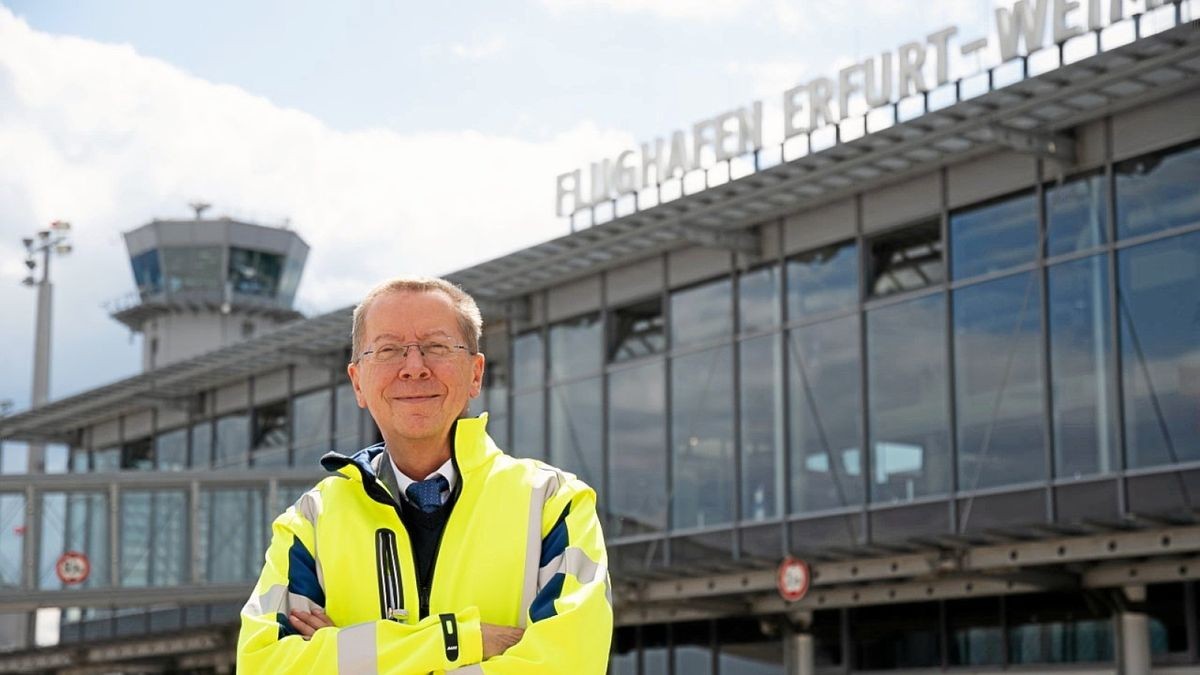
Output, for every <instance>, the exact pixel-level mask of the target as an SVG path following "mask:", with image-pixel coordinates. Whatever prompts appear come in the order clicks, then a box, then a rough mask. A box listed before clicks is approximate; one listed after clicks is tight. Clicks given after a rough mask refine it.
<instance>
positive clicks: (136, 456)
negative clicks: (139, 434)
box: [121, 437, 154, 471]
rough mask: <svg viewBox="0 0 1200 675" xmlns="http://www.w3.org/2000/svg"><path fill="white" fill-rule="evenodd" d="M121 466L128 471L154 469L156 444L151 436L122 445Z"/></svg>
mask: <svg viewBox="0 0 1200 675" xmlns="http://www.w3.org/2000/svg"><path fill="white" fill-rule="evenodd" d="M121 468H122V469H124V470H126V471H151V470H153V469H154V446H153V444H152V443H151V442H150V438H149V437H146V438H139V439H137V440H134V441H129V442H127V443H126V444H125V445H122V446H121Z"/></svg>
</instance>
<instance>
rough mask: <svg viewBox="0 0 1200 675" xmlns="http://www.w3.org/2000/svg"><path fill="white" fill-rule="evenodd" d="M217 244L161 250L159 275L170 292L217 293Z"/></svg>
mask: <svg viewBox="0 0 1200 675" xmlns="http://www.w3.org/2000/svg"><path fill="white" fill-rule="evenodd" d="M222 254H223V251H222V249H221V247H220V246H187V247H170V248H164V249H162V266H163V275H164V277H165V279H166V287H167V292H168V293H172V294H177V295H178V294H185V295H186V294H189V293H201V292H208V293H221V292H223V291H224V290H225V289H224V288H223V286H222V278H223V276H224V275H222V274H221V258H222Z"/></svg>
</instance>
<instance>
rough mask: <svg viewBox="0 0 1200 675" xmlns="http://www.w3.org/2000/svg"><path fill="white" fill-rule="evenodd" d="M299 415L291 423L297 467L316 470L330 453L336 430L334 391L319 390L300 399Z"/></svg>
mask: <svg viewBox="0 0 1200 675" xmlns="http://www.w3.org/2000/svg"><path fill="white" fill-rule="evenodd" d="M292 405H293V407H294V408H295V411H296V415H295V417H294V418H293V419H292V436H293V437H294V438H295V444H296V455H295V458H294V460H293V463H294V464H295V466H298V467H304V468H306V469H316V468H317V466H318V464H319V462H320V460H321V455H324V454H325V453H327V452H329V447H330V446H329V435H330V431H331V430H332V427H333V390H331V389H320V390H318V391H314V392H312V393H311V394H305V395H303V396H297V397H296V400H295V402H294V403H292Z"/></svg>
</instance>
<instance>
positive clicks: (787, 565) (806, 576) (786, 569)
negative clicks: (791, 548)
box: [778, 556, 812, 602]
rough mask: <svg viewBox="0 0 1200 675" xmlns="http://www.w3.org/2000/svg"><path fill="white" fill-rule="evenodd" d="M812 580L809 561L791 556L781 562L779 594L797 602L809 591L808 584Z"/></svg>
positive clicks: (789, 600)
mask: <svg viewBox="0 0 1200 675" xmlns="http://www.w3.org/2000/svg"><path fill="white" fill-rule="evenodd" d="M811 581H812V574H811V573H810V572H809V569H808V563H806V562H804V561H803V560H798V559H796V558H793V557H791V556H788V557H787V558H784V559H783V562H781V563H779V579H778V585H779V595H780V596H782V597H783V599H784V600H786V601H788V602H796V601H797V600H800V599H801V598H803V597H804V594H805V593H808V585H809V583H810V582H811Z"/></svg>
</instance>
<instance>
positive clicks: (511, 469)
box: [237, 414, 613, 675]
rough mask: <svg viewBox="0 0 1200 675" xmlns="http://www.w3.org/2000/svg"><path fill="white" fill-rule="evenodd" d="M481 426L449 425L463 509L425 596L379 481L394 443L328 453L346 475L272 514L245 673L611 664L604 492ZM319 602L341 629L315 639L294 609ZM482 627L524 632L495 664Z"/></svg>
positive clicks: (583, 669) (246, 621)
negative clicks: (513, 449)
mask: <svg viewBox="0 0 1200 675" xmlns="http://www.w3.org/2000/svg"><path fill="white" fill-rule="evenodd" d="M486 423H487V415H486V414H484V415H481V416H480V417H478V418H464V419H460V420H458V422H457V423H456V424H455V430H454V431H453V432H452V433H453V434H454V450H453V461H454V463H455V466H456V468H457V470H458V475H459V481H458V483H457V486H456V490H458V493H457V501H456V502H455V504H454V507H453V509H452V510H451V512H450V516H449V519H448V521H447V522H446V527H445V530H444V532H443V535H442V539H441V543H440V545H439V547H438V549H437V553H436V561H435V567H434V570H433V575H432V584H431V586H430V588H429V589H428V593H427V595H428V597H427V598H422V597H421V595H422V593H421V592H420V591H419V590H418V583H417V575H416V572H415V565H414V560H413V554H412V550H411V546H410V543H409V536H408V533H407V531H406V529H405V527H404V525H403V524H402V523H401V520H400V515H399V506H398V503H397V501H396V499H397V496H396V495H392V494H391V493H390V492H389V491H388V489H387V488H386V487H385V485H384V484H383V482H382V481H379V480H376V472H377V471H379V470H380V469H379V467H380V466H382V467H383V468H382V471H390V470H391V467H389V466H387V464H386V463H385V462H387V461H389V460H388V458H387V453H386V451H385V450H384V449H383V446H382V445H378V446H373V447H370V448H367V449H365V450H362V451H360V452H358V453H357V454H355V455H353V456H351V457H346V456H344V455H337V454H336V453H330V454H329V455H326V456H325V458H324V459H323V460H322V463H323V464H324V465H325V467H326V468H327V469H329V470H331V471H334V472H335V475H333V476H330V477H328V478H325V479H324V480H322V481H321V482H320V483H318V484H317V485H316V487H314V488H313V489H312V490H309V491H308V492H306V493H305V494H304V495H302V496H301V497H300V499H299V500H297V502H296V503H295V504H294V505H293V506H291V507H289V508H288V510H287V511H285V512H284V513H283V514H282V515H281V516H279V517H278V518H276V519H275V523H274V526H273V531H272V536H271V544H270V547H269V548H268V549H267V555H266V562H265V563H264V565H263V570H262V575H261V576H260V577H259V579H258V583H257V585H256V586H255V588H254V591H253V593H252V594H251V596H250V599H249V600H248V601H247V602H246V605H245V607H243V608H242V613H241V617H242V626H241V632H240V634H239V636H238V649H237V658H238V664H237V666H238V671H239V672H241V673H380V674H397V675H400V674H407V673H431V672H433V673H443V672H449V673H463V674H478V673H488V674H494V675H500V674H503V673H512V674H514V675H516V674H522V675H526V674H528V675H536V674H537V673H603V672H604V671H605V668H606V666H607V663H608V650H609V643H610V640H611V638H612V627H613V613H612V599H611V591H610V586H609V581H608V555H607V553H606V551H605V548H604V538H603V534H602V533H601V530H600V522H599V519H598V518H597V516H596V495H595V492H594V491H593V490H592V489H591V488H589V487H588V486H587V485H585V484H584V483H583V482H582V481H580V480H579V479H578V478H576V477H575V476H573V475H571V474H569V473H566V472H563V471H559V470H558V469H555V468H554V467H552V466H549V465H548V464H545V463H543V462H539V461H536V460H531V459H516V458H513V457H510V456H508V455H506V454H504V453H503V452H501V451H500V449H499V448H497V447H496V445H495V443H493V442H492V439H491V438H490V437H488V435H487V433H486V432H485V425H486ZM422 600H426V601H427V602H428V605H427V606H428V608H429V615H428V617H427V618H425V619H421V618H420V607H421V603H422ZM314 607H320V608H322V609H323V610H324V612H325V614H326V615H327V616H328V617H329V619H330V620H331V621H332V622H333V623H334V625H335V626H336V627H333V628H322V629H320V630H318V631H317V632H316V633H315V634H314V635H313V636H312V638H311V639H310V640H304V639H303V638H302V637H301V636H300V635H298V634H296V631H295V630H294V629H293V628H292V626H291V624H290V623H289V622H288V618H287V616H288V612H289V611H290V610H291V609H294V608H295V609H301V610H304V611H311V610H312V608H314ZM481 622H482V623H491V624H498V625H503V626H515V627H519V628H524V629H525V634H524V636H523V637H522V638H521V640H520V642H518V643H517V644H516V645H515V646H513V647H511V648H509V649H508V650H507V651H506V652H505V653H504V654H502V655H500V656H497V657H494V658H491V659H488V660H486V661H484V660H483V641H482V634H481V633H480V623H481Z"/></svg>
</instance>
